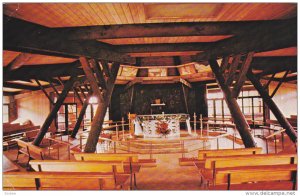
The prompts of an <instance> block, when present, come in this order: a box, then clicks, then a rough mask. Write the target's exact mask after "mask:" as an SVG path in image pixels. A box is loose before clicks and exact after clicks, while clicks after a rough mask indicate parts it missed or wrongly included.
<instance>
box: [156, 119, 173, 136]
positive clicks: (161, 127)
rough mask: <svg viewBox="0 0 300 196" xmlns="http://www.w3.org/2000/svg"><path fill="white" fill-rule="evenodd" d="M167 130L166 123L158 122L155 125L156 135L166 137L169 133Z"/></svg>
mask: <svg viewBox="0 0 300 196" xmlns="http://www.w3.org/2000/svg"><path fill="white" fill-rule="evenodd" d="M168 128H169V124H168V123H167V122H162V121H158V122H157V123H156V133H158V134H162V135H163V136H166V135H168V134H169V133H170V132H171V129H168Z"/></svg>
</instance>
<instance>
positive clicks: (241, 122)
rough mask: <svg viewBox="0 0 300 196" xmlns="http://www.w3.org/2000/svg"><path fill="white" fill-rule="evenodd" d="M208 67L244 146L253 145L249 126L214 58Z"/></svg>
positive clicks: (249, 146)
mask: <svg viewBox="0 0 300 196" xmlns="http://www.w3.org/2000/svg"><path fill="white" fill-rule="evenodd" d="M209 64H210V67H211V69H212V71H213V72H214V74H215V76H216V79H217V81H218V83H219V86H220V88H221V89H222V91H223V94H224V98H225V101H226V103H227V106H228V108H229V111H230V113H231V116H232V118H233V121H234V123H235V125H236V128H237V130H238V132H239V133H240V135H241V138H242V140H243V142H244V145H245V147H246V148H251V147H255V146H256V145H255V142H254V139H253V138H252V135H251V134H250V127H249V125H248V123H247V121H246V119H245V117H244V114H243V113H242V112H241V110H240V107H239V105H238V103H237V101H236V99H235V98H233V97H232V95H231V90H230V88H229V86H227V85H226V84H225V79H224V77H223V76H222V74H221V73H220V71H219V70H220V69H219V65H218V63H217V61H216V60H209Z"/></svg>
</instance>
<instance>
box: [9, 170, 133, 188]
mask: <svg viewBox="0 0 300 196" xmlns="http://www.w3.org/2000/svg"><path fill="white" fill-rule="evenodd" d="M127 179H128V176H123V178H118V181H116V180H115V177H114V176H113V175H112V174H103V173H98V172H5V173H3V190H115V189H122V188H124V187H122V185H123V184H124V183H125V182H126V181H127Z"/></svg>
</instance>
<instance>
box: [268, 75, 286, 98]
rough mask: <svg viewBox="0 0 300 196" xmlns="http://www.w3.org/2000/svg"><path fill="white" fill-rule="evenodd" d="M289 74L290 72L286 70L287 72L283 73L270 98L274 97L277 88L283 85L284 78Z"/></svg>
mask: <svg viewBox="0 0 300 196" xmlns="http://www.w3.org/2000/svg"><path fill="white" fill-rule="evenodd" d="M289 72H290V71H289V70H287V71H286V72H285V74H284V75H283V77H282V78H281V79H280V81H279V82H278V84H277V86H276V88H275V89H274V91H273V92H272V94H271V98H273V97H274V95H275V94H276V92H277V91H278V89H279V87H280V86H281V84H282V83H283V81H284V80H285V79H286V77H287V75H288V74H289Z"/></svg>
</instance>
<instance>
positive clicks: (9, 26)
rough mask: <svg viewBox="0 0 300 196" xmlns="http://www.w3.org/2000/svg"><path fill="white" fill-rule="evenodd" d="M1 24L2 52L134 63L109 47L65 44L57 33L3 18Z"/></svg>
mask: <svg viewBox="0 0 300 196" xmlns="http://www.w3.org/2000/svg"><path fill="white" fill-rule="evenodd" d="M3 20H4V21H5V23H4V25H3V47H4V49H5V50H6V49H7V50H11V49H13V50H16V51H21V52H22V51H25V50H28V49H30V50H31V52H32V53H40V52H49V53H51V55H53V54H66V55H71V56H76V57H80V56H86V57H89V58H95V59H104V60H109V61H117V62H122V63H126V62H127V63H135V59H134V58H130V57H129V56H127V55H124V54H122V53H119V52H115V51H114V50H113V48H112V47H111V46H110V45H109V44H104V43H101V42H98V41H95V40H86V41H69V40H67V39H66V35H65V34H64V33H63V31H60V32H59V31H57V30H54V29H51V28H47V27H43V26H41V25H37V24H33V23H30V22H27V21H24V20H20V19H17V18H12V17H9V16H6V15H4V16H3Z"/></svg>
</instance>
